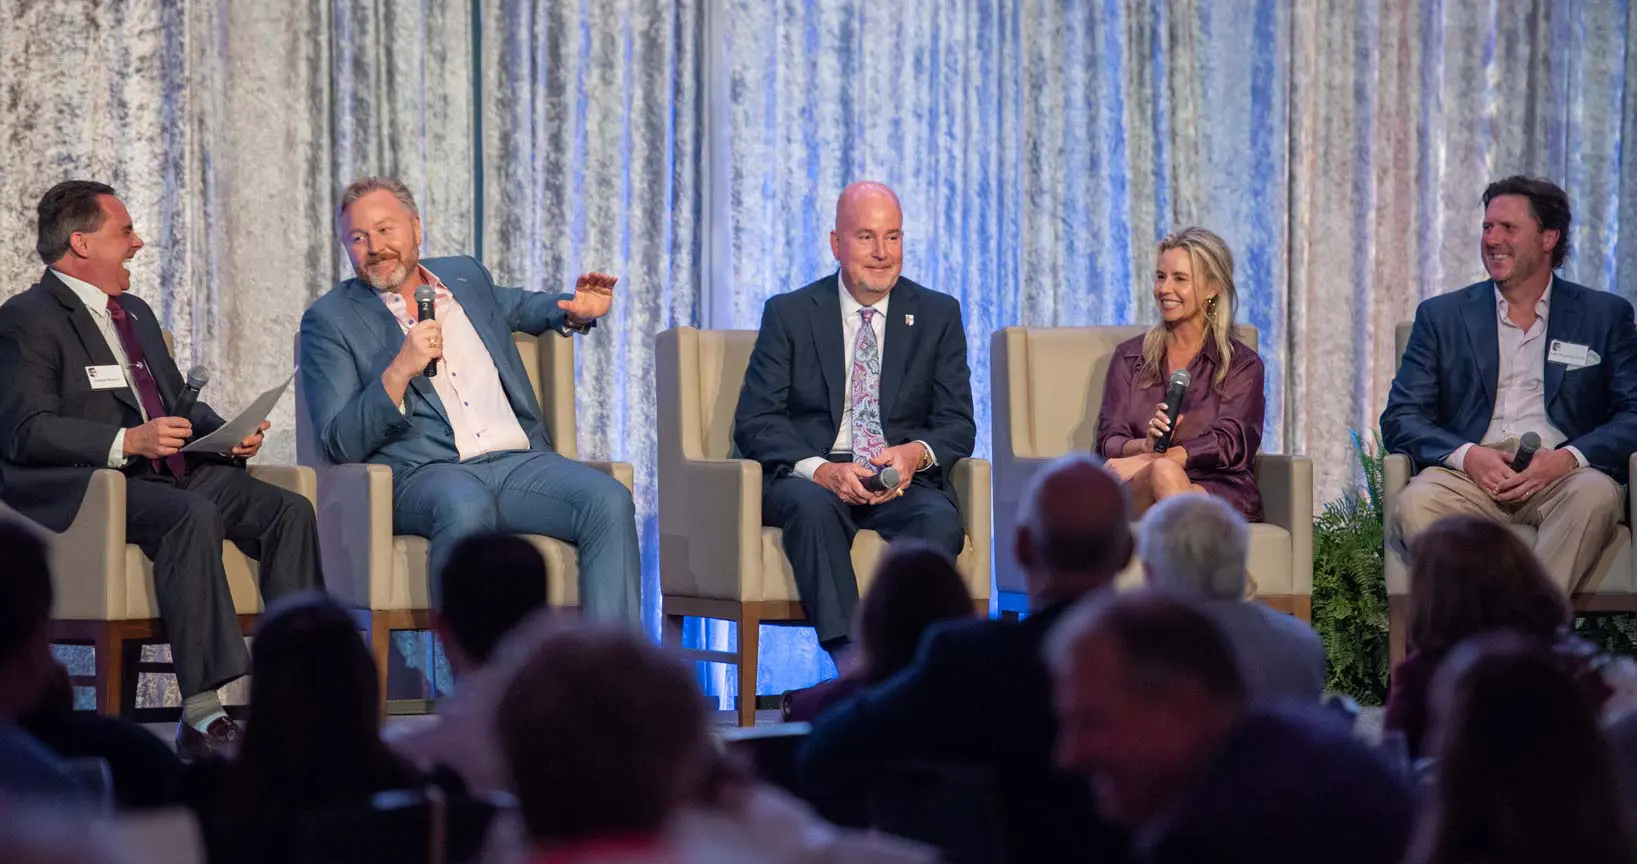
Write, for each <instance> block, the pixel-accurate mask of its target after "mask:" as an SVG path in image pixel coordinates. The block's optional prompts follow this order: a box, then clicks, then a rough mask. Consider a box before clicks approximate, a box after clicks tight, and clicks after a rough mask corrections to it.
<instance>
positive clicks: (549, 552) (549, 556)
mask: <svg viewBox="0 0 1637 864" xmlns="http://www.w3.org/2000/svg"><path fill="white" fill-rule="evenodd" d="M523 539H525V540H528V541H529V542H531V543H533V544H534V547H535V548H536V549H539V550H540V555H541V557H543V558H545V559H546V602H547V603H550V604H551V605H552V606H554V607H561V606H578V605H580V559H579V555H578V553H577V552H576V550H575V548H574V547H573V546H572V545H571V544H568V543H564V542H563V541H561V540H558V539H556V538H553V537H541V536H539V535H535V534H525V535H523ZM426 551H427V542H426V538H425V537H416V536H415V535H413V534H397V535H394V536H393V538H392V575H391V579H392V584H391V586H390V587H389V588H388V590H387V591H386V593H385V596H386V598H387V600H386V602H385V603H382V604H380V605H379V606H378V607H377V609H379V610H398V609H430V608H432V591H431V581H430V580H429V579H427V568H426ZM375 596H380V595H379V594H376V595H375Z"/></svg>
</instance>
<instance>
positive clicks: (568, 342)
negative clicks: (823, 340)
mask: <svg viewBox="0 0 1637 864" xmlns="http://www.w3.org/2000/svg"><path fill="white" fill-rule="evenodd" d="M512 339H513V341H514V342H515V344H516V345H517V351H518V353H519V354H520V355H522V358H523V367H524V368H525V369H526V370H528V373H529V383H530V384H532V385H533V386H534V396H535V399H537V400H538V401H539V403H540V409H541V417H542V419H543V420H544V421H545V424H546V433H547V435H548V436H549V437H550V439H551V443H552V446H553V447H554V448H556V450H557V452H558V453H559V454H561V455H563V456H566V457H568V458H570V459H577V458H579V446H578V444H577V441H576V434H577V431H576V427H575V415H574V340H573V339H572V338H571V337H566V336H561V335H559V334H556V333H549V332H548V333H544V334H542V335H540V336H533V335H530V334H527V333H514V334H512ZM300 344H301V343H300V336H299V335H298V336H297V341H296V345H297V348H296V351H297V357H296V365H297V366H298V367H299V366H300V364H301V357H300V356H299V355H300ZM296 430H297V432H296V447H297V461H299V462H300V463H301V464H303V465H309V466H312V467H313V468H314V469H315V470H316V471H317V472H318V531H319V547H320V550H321V554H322V555H323V559H324V582H325V584H326V585H327V586H328V588H329V591H330V593H331V594H333V595H335V596H336V597H337V598H338V599H339V600H341V602H343V603H347V604H349V605H351V606H352V607H353V608H354V609H356V610H358V614H359V616H360V618H361V619H363V620H364V621H365V622H366V623H364V625H363V626H364V628H365V629H367V630H368V631H369V634H370V650H371V652H372V653H374V655H375V666H376V675H377V676H379V678H380V683H381V694H382V698H383V699H384V698H385V694H386V675H387V661H388V659H389V657H390V653H391V647H392V645H391V643H392V632H393V631H394V630H426V629H429V628H430V627H431V626H432V619H431V608H432V602H431V579H430V574H429V573H427V560H426V554H427V544H426V538H424V537H417V536H414V535H411V534H394V533H393V532H392V470H391V469H390V468H388V467H387V466H385V465H373V464H369V463H355V464H345V465H337V464H335V463H332V462H330V461H329V459H328V458H327V457H326V456H325V454H324V448H323V447H321V446H320V445H319V441H318V431H317V430H316V429H314V428H313V425H312V419H311V418H310V417H309V416H308V415H307V403H306V400H304V399H303V398H302V393H301V376H300V375H297V376H296ZM586 464H587V465H590V466H592V467H593V468H596V469H598V470H600V471H603V472H605V473H607V474H609V475H611V476H613V477H614V479H616V480H618V481H620V482H621V483H623V484H624V485H625V488H627V489H630V488H632V485H633V483H634V481H635V476H636V475H635V472H634V471H633V469H632V467H631V465H630V464H629V463H626V462H596V461H587V462H586ZM524 536H525V538H526V539H528V540H529V541H531V542H532V543H534V545H535V546H536V547H537V548H538V549H539V550H540V554H541V555H543V556H544V557H545V559H546V599H547V602H549V603H550V604H551V605H552V606H554V607H563V606H578V605H579V604H580V572H579V558H578V555H577V554H576V551H575V548H574V546H573V545H571V544H569V543H565V542H563V541H561V540H557V539H554V538H551V537H543V536H538V535H524Z"/></svg>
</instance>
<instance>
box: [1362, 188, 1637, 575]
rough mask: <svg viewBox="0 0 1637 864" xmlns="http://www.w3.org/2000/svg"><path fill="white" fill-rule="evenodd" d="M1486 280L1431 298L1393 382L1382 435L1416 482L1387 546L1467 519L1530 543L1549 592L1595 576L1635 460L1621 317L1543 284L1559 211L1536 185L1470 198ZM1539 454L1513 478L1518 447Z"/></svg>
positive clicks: (1635, 405)
mask: <svg viewBox="0 0 1637 864" xmlns="http://www.w3.org/2000/svg"><path fill="white" fill-rule="evenodd" d="M1483 200H1484V224H1483V239H1482V242H1481V244H1480V251H1481V252H1482V254H1483V262H1484V268H1485V269H1487V270H1488V271H1489V276H1490V278H1489V280H1487V281H1484V282H1479V283H1477V284H1476V285H1469V286H1467V287H1466V288H1464V289H1462V290H1460V291H1457V292H1454V293H1452V294H1445V295H1443V296H1440V297H1434V298H1432V299H1430V300H1427V301H1425V302H1423V303H1422V304H1421V307H1420V309H1418V310H1416V314H1415V327H1414V329H1413V330H1412V331H1411V334H1410V342H1409V345H1408V346H1406V347H1405V349H1404V360H1403V364H1402V365H1401V366H1400V367H1399V369H1398V376H1397V377H1396V378H1394V379H1393V389H1392V393H1391V395H1390V396H1389V397H1388V399H1387V410H1386V411H1385V412H1383V413H1382V415H1381V432H1382V437H1383V440H1384V443H1385V444H1386V447H1387V450H1388V451H1390V452H1394V453H1404V454H1407V455H1408V456H1409V457H1410V459H1411V460H1413V461H1414V463H1415V466H1416V468H1418V469H1420V473H1418V474H1417V475H1416V477H1415V480H1414V481H1412V482H1411V483H1410V485H1409V488H1407V489H1405V490H1404V492H1403V494H1402V496H1401V497H1400V498H1399V505H1398V509H1397V511H1396V519H1395V520H1394V522H1395V524H1393V525H1389V526H1388V530H1389V531H1390V532H1393V536H1394V537H1395V539H1396V542H1401V543H1406V544H1407V543H1408V542H1409V540H1410V538H1412V537H1414V536H1415V535H1416V534H1418V533H1420V532H1421V531H1422V530H1424V529H1425V528H1427V527H1428V526H1429V525H1431V524H1432V523H1434V522H1436V521H1438V520H1439V519H1441V518H1443V517H1445V516H1449V515H1453V514H1456V513H1474V514H1481V515H1484V516H1487V517H1489V518H1491V519H1495V520H1498V521H1501V522H1506V523H1511V524H1517V525H1529V526H1532V527H1534V528H1535V529H1537V532H1538V533H1537V539H1536V541H1535V553H1536V554H1537V555H1539V556H1540V559H1541V562H1542V563H1543V564H1545V565H1546V570H1547V572H1549V573H1550V574H1551V575H1552V578H1553V579H1554V580H1556V581H1557V583H1558V584H1559V585H1561V586H1562V587H1563V588H1564V590H1566V591H1567V590H1572V589H1574V588H1575V587H1576V586H1577V585H1578V584H1579V583H1580V581H1581V580H1583V579H1585V578H1586V576H1587V575H1588V574H1590V572H1591V569H1592V568H1593V567H1594V566H1596V564H1597V559H1598V556H1599V555H1601V553H1602V551H1603V548H1604V546H1605V545H1606V544H1607V542H1608V539H1609V537H1610V536H1611V535H1612V534H1613V532H1614V530H1615V525H1616V524H1617V523H1618V522H1619V520H1620V515H1621V512H1622V510H1623V509H1624V508H1623V507H1622V505H1621V494H1620V487H1619V484H1623V483H1625V482H1626V466H1627V460H1628V459H1629V458H1630V456H1631V453H1632V451H1634V450H1637V328H1634V326H1633V320H1632V309H1631V304H1630V303H1628V302H1626V301H1625V300H1624V299H1623V298H1621V297H1618V296H1615V295H1613V294H1608V293H1605V292H1602V291H1593V290H1590V289H1588V288H1585V287H1583V286H1580V285H1576V284H1574V283H1573V282H1569V281H1567V280H1564V279H1559V278H1556V277H1555V276H1554V275H1553V271H1554V270H1556V269H1558V268H1560V267H1562V266H1563V261H1564V259H1565V258H1566V257H1568V254H1569V220H1570V211H1569V198H1568V195H1566V194H1565V193H1564V192H1563V190H1562V189H1559V188H1558V187H1557V186H1555V185H1553V184H1552V183H1549V182H1547V181H1545V180H1538V179H1534V178H1529V177H1508V178H1506V179H1505V180H1500V181H1498V182H1495V183H1491V184H1490V185H1489V188H1488V189H1485V190H1484V199H1483ZM1530 432H1533V433H1535V434H1537V435H1539V436H1540V440H1541V448H1540V451H1539V452H1537V453H1536V454H1535V456H1534V458H1533V459H1532V460H1531V461H1530V462H1529V464H1528V467H1526V468H1524V469H1523V470H1522V471H1514V470H1513V468H1512V462H1513V458H1514V455H1515V454H1516V452H1517V450H1518V445H1519V441H1520V439H1521V438H1522V437H1523V436H1524V435H1525V434H1526V433H1530Z"/></svg>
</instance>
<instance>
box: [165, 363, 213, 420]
mask: <svg viewBox="0 0 1637 864" xmlns="http://www.w3.org/2000/svg"><path fill="white" fill-rule="evenodd" d="M208 383H210V370H209V369H206V368H205V367H203V366H195V367H193V368H192V369H189V370H188V383H187V384H186V385H185V386H183V387H182V395H180V396H178V397H176V407H175V408H174V409H172V410H171V416H172V417H180V418H182V419H183V420H187V419H189V415H191V414H192V413H193V407H194V406H195V405H198V404H199V391H200V390H203V389H205V385H206V384H208Z"/></svg>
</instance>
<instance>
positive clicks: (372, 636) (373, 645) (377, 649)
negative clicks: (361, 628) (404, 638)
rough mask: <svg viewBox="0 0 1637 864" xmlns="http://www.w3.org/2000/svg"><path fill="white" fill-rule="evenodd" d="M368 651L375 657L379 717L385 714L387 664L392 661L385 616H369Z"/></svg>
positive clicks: (388, 627) (390, 629)
mask: <svg viewBox="0 0 1637 864" xmlns="http://www.w3.org/2000/svg"><path fill="white" fill-rule="evenodd" d="M369 653H370V654H371V655H372V656H373V657H374V658H375V686H376V694H375V696H376V703H377V708H378V710H379V712H380V715H381V718H382V719H383V720H384V719H385V718H386V716H387V671H388V669H389V668H390V667H389V666H388V665H387V664H389V663H390V662H392V625H391V624H390V623H389V622H388V621H387V616H385V615H382V614H379V613H371V614H370V616H369Z"/></svg>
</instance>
